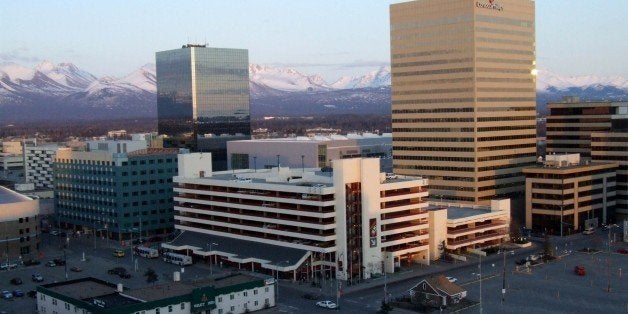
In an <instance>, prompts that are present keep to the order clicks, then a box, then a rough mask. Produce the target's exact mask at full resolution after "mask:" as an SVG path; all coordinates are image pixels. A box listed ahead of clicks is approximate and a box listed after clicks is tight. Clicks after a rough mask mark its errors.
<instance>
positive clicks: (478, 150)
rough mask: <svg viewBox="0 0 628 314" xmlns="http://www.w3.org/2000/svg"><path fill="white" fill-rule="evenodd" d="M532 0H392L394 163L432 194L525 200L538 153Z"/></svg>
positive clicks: (487, 200)
mask: <svg viewBox="0 0 628 314" xmlns="http://www.w3.org/2000/svg"><path fill="white" fill-rule="evenodd" d="M534 7H535V2H534V1H532V0H498V1H488V0H479V1H469V0H417V1H409V2H403V3H398V4H392V5H391V6H390V28H391V31H390V34H391V35H390V36H391V40H390V45H391V66H392V127H393V167H394V172H395V173H396V174H403V175H416V176H422V177H425V178H427V179H429V181H430V186H429V190H430V197H431V198H432V199H434V200H438V199H441V198H442V199H443V200H451V201H454V202H465V203H470V204H485V205H488V204H490V201H491V200H494V199H502V198H511V199H513V213H514V212H515V211H517V212H518V213H515V214H516V215H521V216H522V213H523V208H517V207H516V206H519V205H518V204H519V203H521V202H518V201H516V199H518V198H521V199H522V198H523V187H524V181H525V178H524V176H523V174H522V172H521V169H522V168H523V167H526V166H530V165H532V164H534V161H535V155H536V141H535V139H536V91H535V89H536V82H535V76H534V73H535V35H534V33H535V17H534Z"/></svg>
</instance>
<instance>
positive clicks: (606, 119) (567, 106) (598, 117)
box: [547, 96, 628, 158]
mask: <svg viewBox="0 0 628 314" xmlns="http://www.w3.org/2000/svg"><path fill="white" fill-rule="evenodd" d="M547 108H548V109H549V110H550V114H549V116H548V117H547V153H548V154H576V153H577V154H580V156H581V157H582V158H590V157H591V133H601V132H609V131H612V130H615V131H619V130H628V122H627V121H628V102H612V101H580V99H579V98H578V97H572V96H569V97H563V100H562V101H561V102H555V103H548V104H547Z"/></svg>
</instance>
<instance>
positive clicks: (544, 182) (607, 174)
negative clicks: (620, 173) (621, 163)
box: [523, 154, 617, 235]
mask: <svg viewBox="0 0 628 314" xmlns="http://www.w3.org/2000/svg"><path fill="white" fill-rule="evenodd" d="M616 171H617V164H616V163H598V162H588V161H581V160H580V156H579V155H578V154H567V155H547V156H546V159H545V160H544V161H543V162H542V163H539V165H537V166H535V167H528V168H525V169H523V172H524V173H525V175H526V219H525V226H526V228H530V229H534V230H537V231H544V232H548V233H550V234H554V235H567V234H571V233H573V232H577V231H580V230H582V229H584V228H585V227H589V226H593V227H596V226H597V225H598V224H600V223H607V219H608V216H609V215H610V213H612V212H613V211H614V208H615V196H616ZM561 226H562V228H561Z"/></svg>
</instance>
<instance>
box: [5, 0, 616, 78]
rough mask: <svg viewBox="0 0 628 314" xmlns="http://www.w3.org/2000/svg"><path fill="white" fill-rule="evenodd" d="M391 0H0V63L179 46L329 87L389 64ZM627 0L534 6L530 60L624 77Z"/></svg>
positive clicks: (146, 56) (119, 71) (99, 71)
mask: <svg viewBox="0 0 628 314" xmlns="http://www.w3.org/2000/svg"><path fill="white" fill-rule="evenodd" d="M396 2H403V1H395V0H381V1H375V0H308V1H296V0H248V1H245V0H220V1H219V0H201V1H191V0H190V1H188V0H181V1H171V0H168V1H165V0H135V1H130V0H102V1H78V0H76V1H73V0H72V1H71V0H66V1H50V0H47V1H46V0H41V1H32V0H31V1H29V0H19V1H16V0H0V62H16V63H20V64H24V65H31V64H33V63H37V62H39V61H41V60H50V61H52V62H55V63H58V62H73V63H75V64H76V65H77V66H79V67H81V68H83V69H85V70H87V71H89V72H91V73H93V74H95V75H97V76H103V75H113V76H122V75H125V74H127V73H128V72H131V71H133V70H135V69H136V68H138V67H140V66H142V65H143V64H145V63H154V53H155V51H161V50H168V49H174V48H178V47H180V46H181V45H183V44H185V43H187V42H198V43H202V42H205V41H207V42H208V43H209V45H210V46H213V47H231V48H246V49H249V59H250V62H251V63H260V64H270V65H280V66H291V67H294V68H296V69H298V70H301V71H303V72H305V73H320V74H322V75H323V76H324V78H325V79H327V80H328V81H333V80H334V79H336V78H338V77H339V76H340V75H347V74H354V73H355V74H357V73H361V72H365V71H366V70H368V69H374V68H376V67H378V66H379V65H385V64H388V62H389V58H390V51H389V46H390V44H389V19H388V6H389V4H390V3H396ZM627 14H628V1H627V0H598V1H593V0H537V1H536V17H537V64H538V67H539V68H540V69H547V70H551V71H553V72H555V73H557V74H560V75H599V76H610V75H621V76H623V77H624V78H628V60H627V59H628V57H627V56H628V36H627V35H626V33H625V32H626V31H628V17H627Z"/></svg>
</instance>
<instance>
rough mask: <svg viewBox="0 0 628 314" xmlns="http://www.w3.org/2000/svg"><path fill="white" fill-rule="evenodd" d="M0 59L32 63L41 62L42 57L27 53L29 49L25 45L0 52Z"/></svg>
mask: <svg viewBox="0 0 628 314" xmlns="http://www.w3.org/2000/svg"><path fill="white" fill-rule="evenodd" d="M0 61H4V62H19V63H34V62H41V61H43V59H41V58H38V57H33V56H30V55H29V49H28V48H26V47H18V48H15V49H13V50H9V51H1V52H0Z"/></svg>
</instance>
